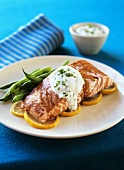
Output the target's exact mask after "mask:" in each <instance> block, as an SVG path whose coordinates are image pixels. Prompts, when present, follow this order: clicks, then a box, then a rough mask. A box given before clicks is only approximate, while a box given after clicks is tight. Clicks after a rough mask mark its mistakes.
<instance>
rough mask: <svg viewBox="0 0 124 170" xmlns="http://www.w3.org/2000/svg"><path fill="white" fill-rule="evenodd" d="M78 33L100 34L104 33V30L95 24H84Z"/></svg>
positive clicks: (77, 30)
mask: <svg viewBox="0 0 124 170" xmlns="http://www.w3.org/2000/svg"><path fill="white" fill-rule="evenodd" d="M75 31H76V33H78V34H79V35H82V36H100V35H104V31H103V30H102V29H101V28H99V27H98V26H95V25H93V24H87V25H82V26H80V27H78V28H77V29H76V30H75Z"/></svg>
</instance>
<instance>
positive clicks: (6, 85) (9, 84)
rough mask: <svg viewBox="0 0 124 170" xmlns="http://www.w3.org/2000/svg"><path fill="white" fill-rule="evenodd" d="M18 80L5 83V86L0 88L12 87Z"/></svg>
mask: <svg viewBox="0 0 124 170" xmlns="http://www.w3.org/2000/svg"><path fill="white" fill-rule="evenodd" d="M16 82H17V81H14V82H10V83H8V84H5V85H3V86H1V87H0V89H2V90H4V89H8V88H9V87H11V86H12V85H13V84H14V83H16Z"/></svg>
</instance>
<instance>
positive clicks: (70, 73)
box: [50, 66, 84, 110]
mask: <svg viewBox="0 0 124 170" xmlns="http://www.w3.org/2000/svg"><path fill="white" fill-rule="evenodd" d="M83 84H84V80H83V78H82V76H81V74H80V73H79V71H78V70H76V69H74V68H72V67H71V66H61V67H59V68H58V69H57V70H55V71H54V72H53V73H51V74H50V85H51V89H52V91H54V92H55V93H56V94H58V96H59V97H60V98H66V100H67V102H68V103H69V110H76V109H77V107H78V106H77V97H78V94H79V93H80V92H81V90H82V86H83Z"/></svg>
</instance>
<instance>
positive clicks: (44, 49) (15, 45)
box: [0, 14, 64, 68]
mask: <svg viewBox="0 0 124 170" xmlns="http://www.w3.org/2000/svg"><path fill="white" fill-rule="evenodd" d="M63 41H64V36H63V32H62V30H61V29H59V28H58V27H57V26H56V25H55V24H54V23H52V22H51V21H50V20H49V19H47V18H46V17H45V16H44V14H40V15H38V16H36V17H35V18H34V19H33V20H31V21H30V22H29V23H27V24H26V25H25V26H21V27H20V28H19V29H18V30H17V31H16V32H14V33H13V34H11V35H10V36H8V37H7V38H5V39H3V40H2V41H1V44H0V68H2V67H4V66H6V65H9V64H11V63H13V62H16V61H19V60H22V59H26V58H30V57H35V56H44V55H47V54H49V53H51V52H52V51H53V50H55V49H56V48H57V47H59V46H60V45H61V44H62V43H63Z"/></svg>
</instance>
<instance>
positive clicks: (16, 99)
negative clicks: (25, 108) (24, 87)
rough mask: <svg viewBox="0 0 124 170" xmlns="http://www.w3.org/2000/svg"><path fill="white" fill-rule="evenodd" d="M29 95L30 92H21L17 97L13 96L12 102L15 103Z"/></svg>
mask: <svg viewBox="0 0 124 170" xmlns="http://www.w3.org/2000/svg"><path fill="white" fill-rule="evenodd" d="M29 93H30V91H26V92H23V93H21V94H19V95H16V96H14V97H13V100H12V102H17V101H19V100H23V99H24V97H25V96H26V95H27V94H29Z"/></svg>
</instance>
